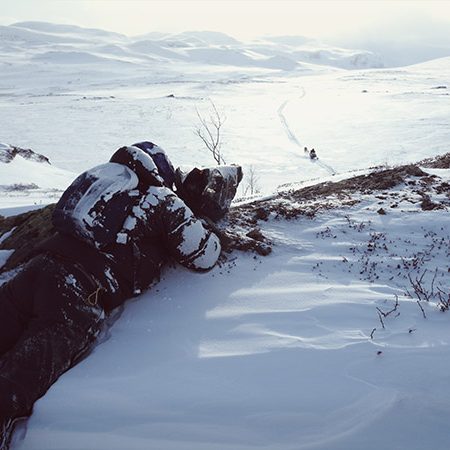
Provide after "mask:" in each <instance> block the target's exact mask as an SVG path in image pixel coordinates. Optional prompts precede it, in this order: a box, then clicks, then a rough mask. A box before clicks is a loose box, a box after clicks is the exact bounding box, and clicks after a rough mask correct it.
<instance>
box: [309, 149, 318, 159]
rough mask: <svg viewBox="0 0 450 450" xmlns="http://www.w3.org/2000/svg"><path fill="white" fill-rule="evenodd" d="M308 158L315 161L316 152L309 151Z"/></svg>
mask: <svg viewBox="0 0 450 450" xmlns="http://www.w3.org/2000/svg"><path fill="white" fill-rule="evenodd" d="M309 157H310V158H311V159H317V154H316V151H315V150H314V149H311V151H310V152H309Z"/></svg>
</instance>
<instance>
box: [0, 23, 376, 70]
mask: <svg viewBox="0 0 450 450" xmlns="http://www.w3.org/2000/svg"><path fill="white" fill-rule="evenodd" d="M314 45H315V46H314ZM118 46H119V47H118ZM118 48H120V51H119V52H118V51H117V49H118ZM12 52H22V53H23V60H22V62H27V61H28V62H30V61H31V62H32V61H34V60H36V59H37V60H40V61H45V62H46V63H48V64H52V65H58V64H60V63H62V64H67V62H71V63H77V62H79V60H78V59H73V58H72V57H71V56H70V55H71V54H73V53H74V52H75V53H83V54H84V55H85V58H84V60H83V62H90V63H93V64H94V63H96V62H98V60H97V58H98V57H100V56H101V57H103V58H108V59H110V60H111V62H114V63H116V64H119V63H120V62H123V61H130V60H131V59H134V62H135V63H136V64H139V65H144V66H148V63H149V60H148V57H151V58H152V60H153V61H155V60H158V61H160V62H166V63H167V62H173V61H178V60H180V59H181V60H183V61H185V62H187V63H189V64H198V63H206V64H214V65H231V66H236V67H244V68H245V67H259V68H270V69H273V70H283V71H284V70H288V71H289V70H294V69H295V68H296V67H298V66H299V65H301V63H302V62H309V63H315V64H322V65H330V66H334V67H345V68H353V69H356V68H363V67H379V66H380V65H381V64H382V63H381V61H379V60H378V59H377V58H376V57H375V56H374V55H373V54H370V52H367V51H359V50H344V49H339V48H333V47H323V46H321V45H320V44H314V43H313V42H312V41H307V42H306V43H303V42H301V41H295V40H293V39H291V40H280V41H278V42H276V43H275V41H274V40H273V39H272V40H268V41H264V40H262V41H259V42H258V43H243V42H239V41H237V40H236V39H234V38H232V37H230V36H227V35H225V34H223V33H216V32H206V31H204V32H184V33H180V34H176V35H170V34H167V35H163V34H157V35H154V34H150V35H144V36H137V37H127V36H124V35H120V34H117V33H111V32H106V31H102V30H95V29H87V28H81V27H76V26H70V25H55V24H49V23H45V22H20V23H15V24H13V25H10V26H2V27H0V53H6V54H8V53H9V54H11V53H12ZM65 53H67V55H65ZM48 54H51V55H52V57H51V58H48V57H45V55H48ZM277 61H280V62H279V63H277ZM287 61H289V64H288V63H287Z"/></svg>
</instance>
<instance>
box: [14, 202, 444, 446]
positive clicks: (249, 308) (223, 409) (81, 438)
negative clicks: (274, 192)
mask: <svg viewBox="0 0 450 450" xmlns="http://www.w3.org/2000/svg"><path fill="white" fill-rule="evenodd" d="M378 207H379V205H378V204H377V199H375V198H372V201H369V200H368V199H365V200H364V201H362V203H360V204H359V205H357V206H354V207H353V208H345V209H342V210H337V211H336V210H335V211H331V212H326V213H323V214H320V215H318V216H317V217H316V218H314V219H312V220H311V219H306V218H305V219H299V220H295V221H290V222H284V221H274V220H271V221H269V222H268V223H267V224H266V225H265V227H264V231H265V233H266V234H268V235H269V236H271V237H272V238H273V239H274V240H275V242H276V245H275V247H274V252H273V254H272V255H270V256H268V257H265V258H260V257H253V256H252V255H247V254H238V255H236V258H234V259H231V260H230V261H229V262H228V263H226V264H224V265H222V266H221V267H216V268H215V269H213V271H212V272H210V273H207V274H201V275H196V276H193V275H192V274H191V273H189V272H188V271H186V270H183V269H180V268H177V269H170V270H168V271H167V272H166V273H165V275H164V279H163V280H162V281H161V283H159V284H158V285H157V286H155V288H154V289H153V290H152V291H150V292H148V293H147V294H144V295H143V296H141V297H140V298H138V299H136V300H135V301H132V302H129V303H128V304H127V306H126V308H125V310H124V312H123V314H122V316H121V317H120V319H119V320H118V321H117V322H116V323H115V325H114V326H113V327H112V329H111V336H110V339H109V340H107V341H106V342H104V343H102V344H101V345H100V346H98V347H97V348H96V350H95V352H94V354H93V355H91V356H90V357H89V358H87V359H86V360H84V361H83V362H82V363H80V364H79V365H78V366H76V367H75V368H73V369H72V370H70V371H69V372H68V373H66V374H65V375H64V376H63V377H62V378H61V379H60V381H59V382H58V383H56V384H55V385H54V386H53V387H52V388H51V389H50V391H49V392H48V393H47V395H46V396H45V397H44V398H42V399H41V400H40V401H39V402H38V403H37V405H36V408H35V414H34V415H33V416H32V417H31V419H30V420H29V424H28V431H27V435H26V439H25V440H24V441H22V442H21V443H19V445H18V446H17V448H18V449H21V450H25V449H27V450H28V449H41V448H48V449H62V448H64V449H74V450H75V449H78V448H83V447H86V446H93V447H94V448H96V449H103V448H105V449H107V448H108V449H119V448H123V447H124V446H126V447H127V448H131V449H145V448H163V449H174V450H175V449H192V448H199V449H203V448H204V449H215V448H217V449H250V448H254V446H255V445H257V446H259V447H261V448H267V449H274V450H275V449H303V448H304V449H313V448H314V449H331V448H333V449H342V450H344V449H349V448H351V449H358V448H365V449H377V448H380V447H382V448H388V447H389V448H395V449H400V448H406V447H407V448H411V449H417V450H419V449H423V448H426V445H427V442H430V439H431V440H432V442H433V448H436V449H442V450H443V449H445V448H447V433H446V427H445V426H444V423H445V420H446V419H445V418H446V417H448V415H449V414H450V407H449V404H450V403H449V400H450V396H449V394H448V392H447V389H446V385H447V383H448V375H447V373H448V369H449V362H448V361H450V359H449V358H448V357H449V356H450V339H449V338H446V336H447V335H448V333H446V331H445V330H446V329H447V323H448V317H447V316H448V312H446V313H443V312H440V311H439V308H438V307H437V304H436V302H421V305H422V307H423V309H424V312H425V314H426V319H425V318H424V316H423V314H422V311H421V309H420V308H419V306H418V305H417V303H416V299H413V298H409V297H408V296H407V295H405V288H409V286H408V279H407V277H406V276H405V275H406V274H407V273H408V269H406V268H404V267H402V269H401V271H400V272H401V274H400V275H396V276H395V278H394V279H393V280H391V279H390V275H391V273H392V271H391V269H390V268H389V264H392V263H393V257H392V256H391V257H387V256H385V255H384V250H383V248H381V247H380V248H376V249H375V250H374V251H373V252H374V255H373V256H371V258H373V259H376V260H377V261H378V264H379V266H378V268H377V270H376V273H377V274H378V275H379V278H378V279H377V280H376V281H370V280H369V279H368V278H369V277H368V274H367V273H364V272H363V273H360V272H361V271H362V270H363V269H364V264H363V263H361V260H360V259H358V258H355V254H354V252H353V251H352V248H353V247H355V246H357V247H358V246H359V247H361V248H362V247H364V246H365V247H367V243H368V241H369V240H370V235H371V233H384V234H385V235H386V239H387V240H388V241H389V243H390V246H391V247H392V253H394V252H396V253H398V254H401V255H405V259H408V258H409V257H412V255H413V254H417V253H419V252H423V251H425V250H426V249H428V248H429V244H430V241H429V238H428V237H425V238H424V236H425V235H426V236H429V235H431V234H432V233H434V232H435V233H439V234H440V235H441V236H442V237H443V238H445V239H446V241H445V242H446V246H443V247H442V248H441V249H439V250H438V249H436V251H433V252H431V253H430V254H429V258H426V259H425V261H424V263H423V265H422V266H421V269H420V271H419V272H422V271H423V270H424V269H427V270H428V271H429V272H430V273H432V272H433V271H434V269H435V267H437V268H438V269H439V271H440V272H439V276H438V277H437V282H439V283H440V286H441V287H443V289H447V290H448V277H447V276H445V275H444V272H446V271H447V269H448V252H449V247H448V242H449V241H448V239H449V236H448V229H449V227H448V226H446V225H448V223H449V219H448V212H446V211H428V212H419V210H417V209H415V210H412V209H411V210H410V211H409V212H408V211H402V210H401V208H398V209H397V208H394V209H389V210H388V213H387V214H386V215H385V216H382V215H378V214H377V213H376V208H378ZM361 224H364V225H361ZM335 235H338V237H337V238H334V236H335ZM406 238H407V239H406ZM394 248H395V249H394ZM344 258H345V259H346V260H347V261H345V260H344ZM352 262H353V265H354V267H353V268H352V269H349V265H350V264H351V263H352ZM441 272H442V273H441ZM441 275H442V276H441ZM427 283H428V285H429V283H430V280H429V279H427ZM396 296H398V305H397V307H395V304H396ZM377 308H379V310H380V311H382V312H384V313H389V311H391V310H393V309H394V308H395V311H394V312H392V313H389V314H387V315H386V316H385V317H383V318H382V320H383V325H384V328H383V327H382V324H381V320H380V318H379V315H378V312H377V311H378V310H377ZM125 355H126V356H125ZM74 393H76V396H74ZM93 417H95V418H96V419H95V420H92V418H93ZM431 436H432V437H431Z"/></svg>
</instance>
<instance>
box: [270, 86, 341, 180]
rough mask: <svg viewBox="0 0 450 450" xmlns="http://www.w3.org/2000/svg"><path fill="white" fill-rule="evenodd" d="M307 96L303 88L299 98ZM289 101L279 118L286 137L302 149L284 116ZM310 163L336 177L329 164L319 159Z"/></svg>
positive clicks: (281, 107) (279, 113) (279, 111)
mask: <svg viewBox="0 0 450 450" xmlns="http://www.w3.org/2000/svg"><path fill="white" fill-rule="evenodd" d="M305 95H306V92H305V90H304V89H303V88H302V95H301V96H300V97H299V98H303V97H304V96H305ZM288 102H289V99H288V100H285V101H284V102H283V103H282V104H281V105H280V107H279V108H278V117H279V118H280V122H281V124H282V125H283V128H284V131H285V132H286V135H287V137H288V139H289V140H290V141H291V142H293V143H294V144H295V145H296V146H297V147H298V148H300V149H301V148H302V145H301V144H300V141H299V140H298V139H297V136H296V135H295V133H294V132H293V131H292V130H291V128H290V127H289V123H288V121H287V119H286V116H285V115H284V113H283V111H284V108H285V107H286V105H287V104H288ZM310 161H311V162H312V163H314V164H317V165H318V166H320V167H322V168H323V169H325V170H327V171H328V172H329V173H330V175H336V171H335V170H334V169H333V168H332V167H331V166H329V165H328V164H325V163H323V162H322V161H319V159H318V158H316V159H310Z"/></svg>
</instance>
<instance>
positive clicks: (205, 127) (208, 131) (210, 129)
mask: <svg viewBox="0 0 450 450" xmlns="http://www.w3.org/2000/svg"><path fill="white" fill-rule="evenodd" d="M210 103H211V109H212V112H211V113H210V115H209V118H208V119H205V117H204V116H202V115H201V114H200V112H199V111H198V109H196V112H197V117H198V120H199V123H200V124H199V126H198V127H197V128H196V129H195V134H196V135H197V136H198V137H199V138H200V139H201V140H202V142H203V144H204V145H205V147H206V148H207V150H208V151H210V152H211V153H212V155H213V158H214V160H215V161H216V163H217V164H225V160H224V159H223V157H222V148H221V147H222V134H221V131H222V127H223V124H224V123H225V120H226V118H225V116H224V115H223V114H221V113H220V112H219V111H218V109H217V107H216V105H215V104H214V102H213V101H212V100H210Z"/></svg>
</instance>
